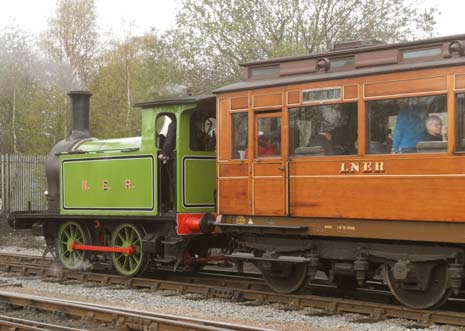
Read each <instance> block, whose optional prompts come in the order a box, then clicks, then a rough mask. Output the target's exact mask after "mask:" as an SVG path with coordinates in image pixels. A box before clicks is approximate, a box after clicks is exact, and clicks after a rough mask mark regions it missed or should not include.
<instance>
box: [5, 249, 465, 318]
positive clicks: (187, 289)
mask: <svg viewBox="0 0 465 331" xmlns="http://www.w3.org/2000/svg"><path fill="white" fill-rule="evenodd" d="M0 271H4V272H13V273H19V274H21V275H23V276H40V277H42V278H48V279H57V280H60V281H63V282H66V281H79V282H83V283H93V284H95V285H96V286H109V285H111V286H121V287H126V288H135V289H149V290H152V291H167V292H170V293H175V294H178V295H184V294H195V295H198V296H200V297H202V298H222V299H227V300H231V301H237V302H245V303H247V304H250V305H266V304H274V305H280V306H281V307H283V308H285V309H306V308H314V309H315V308H316V309H317V310H319V311H320V312H322V313H325V314H339V313H358V314H361V315H365V316H367V317H368V318H370V319H371V320H373V321H376V320H381V319H386V318H403V319H408V320H412V321H415V322H416V323H418V324H419V325H425V326H427V325H431V324H448V325H455V326H465V313H464V312H455V311H434V310H431V311H430V310H413V309H409V308H406V307H403V306H399V305H393V304H384V303H379V302H367V301H360V300H350V299H344V298H340V297H323V296H317V295H309V294H301V295H284V294H277V293H273V292H270V291H269V290H267V289H266V286H265V285H263V284H262V283H261V282H260V281H258V280H256V279H248V280H247V279H242V278H241V277H224V278H223V279H221V280H218V281H212V279H213V278H205V279H203V278H202V277H194V276H185V275H182V276H181V277H179V278H177V279H178V281H173V280H169V279H167V280H165V279H161V278H157V279H151V278H125V277H122V276H119V275H111V274H105V273H94V272H78V271H70V270H63V269H60V268H59V267H57V266H56V265H55V263H54V260H52V259H43V258H41V257H37V256H23V255H14V254H0ZM172 275H176V274H172ZM375 294H376V291H373V293H371V295H373V296H374V295H375ZM380 294H381V295H382V296H385V295H386V294H385V293H383V292H380Z"/></svg>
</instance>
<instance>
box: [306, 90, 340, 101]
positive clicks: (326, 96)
mask: <svg viewBox="0 0 465 331" xmlns="http://www.w3.org/2000/svg"><path fill="white" fill-rule="evenodd" d="M302 96H303V102H315V101H328V100H331V101H333V102H334V100H340V99H341V88H340V87H330V88H319V89H311V90H305V91H302Z"/></svg>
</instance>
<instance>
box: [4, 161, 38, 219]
mask: <svg viewBox="0 0 465 331" xmlns="http://www.w3.org/2000/svg"><path fill="white" fill-rule="evenodd" d="M45 159H46V156H32V155H8V154H6V155H0V216H4V215H6V214H8V213H9V212H12V211H26V210H34V211H45V210H47V200H46V198H45V195H44V191H45V190H46V189H47V179H46V177H45Z"/></svg>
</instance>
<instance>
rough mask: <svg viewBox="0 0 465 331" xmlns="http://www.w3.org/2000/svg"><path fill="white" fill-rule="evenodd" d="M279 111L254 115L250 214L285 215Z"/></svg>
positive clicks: (284, 169)
mask: <svg viewBox="0 0 465 331" xmlns="http://www.w3.org/2000/svg"><path fill="white" fill-rule="evenodd" d="M281 114H282V113H281V111H279V112H267V113H257V114H256V115H255V126H254V130H255V131H254V140H255V144H254V146H255V147H254V157H253V162H252V174H251V175H252V197H253V203H252V208H253V209H252V213H253V215H256V216H284V215H286V192H287V190H286V164H285V162H283V157H282V133H281Z"/></svg>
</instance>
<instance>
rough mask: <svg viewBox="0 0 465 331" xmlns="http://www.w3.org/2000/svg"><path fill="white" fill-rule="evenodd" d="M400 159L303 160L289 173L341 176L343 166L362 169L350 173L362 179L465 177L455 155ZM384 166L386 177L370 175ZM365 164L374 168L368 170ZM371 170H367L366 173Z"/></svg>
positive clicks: (461, 161) (463, 159)
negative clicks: (418, 176)
mask: <svg viewBox="0 0 465 331" xmlns="http://www.w3.org/2000/svg"><path fill="white" fill-rule="evenodd" d="M414 155H415V154H410V155H399V154H392V155H387V156H384V157H380V156H376V157H370V156H367V157H364V158H340V159H338V160H324V158H322V157H319V160H315V158H313V160H311V158H308V159H307V160H303V159H300V160H298V161H296V162H291V163H290V165H289V172H290V176H291V177H295V176H336V177H337V176H341V175H344V173H341V167H342V164H344V167H345V168H346V169H348V168H350V167H352V168H353V166H352V163H353V164H355V167H357V166H358V167H359V169H360V171H359V172H358V173H348V174H347V175H348V176H360V175H373V176H378V175H384V176H390V175H415V176H417V175H424V176H427V175H453V174H465V157H456V156H451V155H443V156H440V155H435V156H433V155H426V154H423V155H420V154H417V155H416V156H414ZM376 162H381V163H382V167H383V170H384V171H383V172H382V173H375V171H374V170H373V171H369V168H371V169H374V168H375V163H376ZM365 164H370V165H369V166H365ZM366 168H368V169H367V170H364V169H366Z"/></svg>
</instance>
